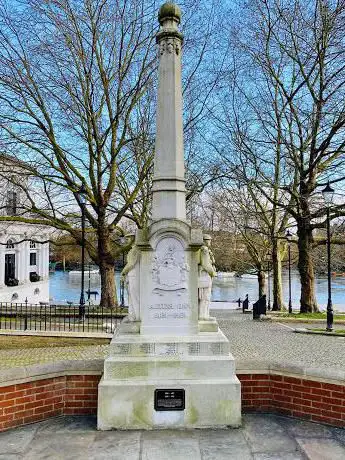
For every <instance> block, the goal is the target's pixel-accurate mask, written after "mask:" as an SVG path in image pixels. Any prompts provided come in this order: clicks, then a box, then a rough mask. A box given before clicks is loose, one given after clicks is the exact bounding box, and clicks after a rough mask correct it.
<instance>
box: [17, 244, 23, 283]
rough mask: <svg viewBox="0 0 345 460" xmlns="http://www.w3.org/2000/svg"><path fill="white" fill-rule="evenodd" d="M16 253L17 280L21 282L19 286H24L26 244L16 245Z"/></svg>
mask: <svg viewBox="0 0 345 460" xmlns="http://www.w3.org/2000/svg"><path fill="white" fill-rule="evenodd" d="M15 253H16V278H17V279H18V281H19V284H24V278H25V275H24V273H25V271H24V270H25V247H24V243H19V244H16V245H15Z"/></svg>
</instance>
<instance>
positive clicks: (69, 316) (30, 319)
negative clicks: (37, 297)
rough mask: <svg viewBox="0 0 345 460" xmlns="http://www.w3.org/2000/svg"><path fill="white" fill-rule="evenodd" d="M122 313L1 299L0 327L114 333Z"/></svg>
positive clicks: (122, 315)
mask: <svg viewBox="0 0 345 460" xmlns="http://www.w3.org/2000/svg"><path fill="white" fill-rule="evenodd" d="M124 315H125V313H124V310H123V309H122V308H114V309H105V308H102V307H100V306H99V305H95V306H94V305H85V306H84V307H83V308H81V307H80V306H79V305H51V304H38V305H35V304H28V303H5V302H0V329H6V330H8V329H9V330H19V331H66V332H113V331H114V330H115V329H116V328H117V326H118V325H119V324H120V322H121V320H122V318H123V317H124Z"/></svg>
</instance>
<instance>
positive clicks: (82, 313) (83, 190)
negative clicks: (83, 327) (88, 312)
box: [78, 183, 87, 321]
mask: <svg viewBox="0 0 345 460" xmlns="http://www.w3.org/2000/svg"><path fill="white" fill-rule="evenodd" d="M78 193H79V199H80V204H81V290H80V301H79V317H80V319H81V320H83V321H84V319H85V295H84V289H85V287H84V286H85V201H86V194H87V190H86V188H85V185H84V183H83V184H82V186H81V187H80V189H79V191H78Z"/></svg>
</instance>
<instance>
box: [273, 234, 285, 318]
mask: <svg viewBox="0 0 345 460" xmlns="http://www.w3.org/2000/svg"><path fill="white" fill-rule="evenodd" d="M282 251H283V248H282V244H281V243H280V242H279V240H278V239H277V238H274V240H273V246H272V278H273V305H272V310H274V311H279V310H281V309H282V308H284V301H283V289H282Z"/></svg>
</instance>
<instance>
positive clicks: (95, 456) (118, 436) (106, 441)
mask: <svg viewBox="0 0 345 460" xmlns="http://www.w3.org/2000/svg"><path fill="white" fill-rule="evenodd" d="M140 437H141V433H140V431H130V432H129V431H120V432H119V431H106V432H98V433H96V436H95V440H94V442H93V443H92V444H91V446H90V448H89V449H88V451H87V459H88V460H108V459H111V460H124V459H126V460H139V457H140Z"/></svg>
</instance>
